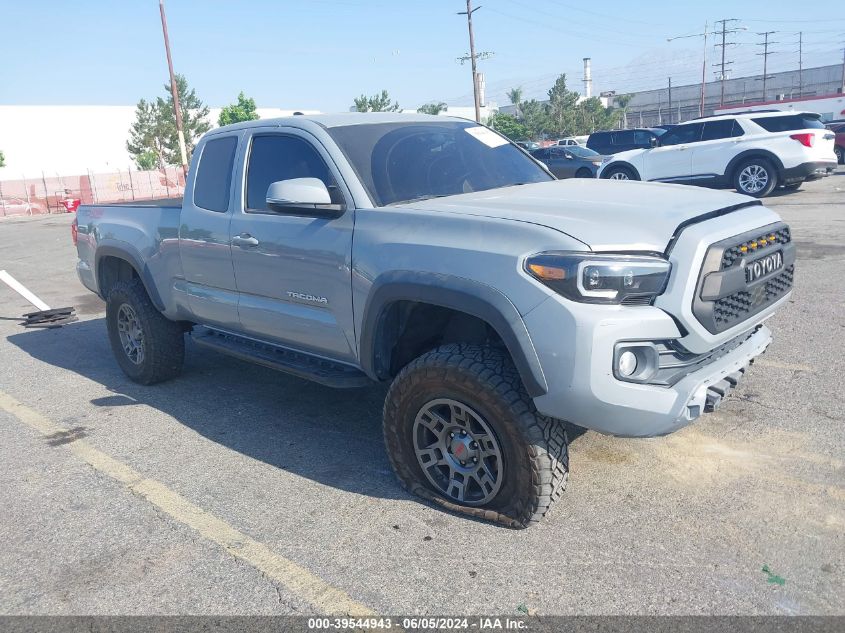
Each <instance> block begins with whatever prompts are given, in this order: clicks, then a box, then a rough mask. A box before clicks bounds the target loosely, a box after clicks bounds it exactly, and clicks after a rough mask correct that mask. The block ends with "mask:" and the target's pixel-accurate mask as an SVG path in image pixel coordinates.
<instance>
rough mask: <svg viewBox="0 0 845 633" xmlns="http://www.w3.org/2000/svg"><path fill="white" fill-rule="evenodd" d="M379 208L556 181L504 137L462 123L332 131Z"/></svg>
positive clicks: (366, 126) (367, 126)
mask: <svg viewBox="0 0 845 633" xmlns="http://www.w3.org/2000/svg"><path fill="white" fill-rule="evenodd" d="M328 133H329V134H330V135H331V137H332V138H333V139H334V141H335V142H336V143H337V145H338V146H339V147H340V149H341V151H342V152H343V153H344V155H345V156H346V158H347V159H348V160H349V162H350V164H351V165H352V168H353V169H354V170H355V172H356V174H357V175H358V178H359V179H360V180H361V183H362V184H363V185H364V187H365V188H366V190H367V193H369V195H370V198H372V200H373V203H374V204H376V205H377V206H385V205H388V204H401V203H403V202H410V201H412V200H420V199H425V198H435V197H440V196H451V195H456V194H461V193H470V192H473V191H485V190H487V189H496V188H499V187H509V186H511V185H520V184H525V183H532V182H544V181H547V180H554V178H553V177H552V176H551V175H549V174H548V172H546V171H545V170H544V169H543V168H542V167H540V166H539V165H538V164H537V163H536V162H535V161H534V160H532V159H531V158H529V157H528V156H526V155H525V153H524V152H522V151H521V150H519V149H518V148H517V147H515V146H514V145H511V144H510V143H509V142H508V141H507V140H506V139H505V138H503V137H501V136H499V135H498V134H496V133H495V132H493V131H492V130H489V129H487V128H485V127H483V126H480V125H476V124H474V123H470V122H464V121H443V122H442V123H441V122H440V121H437V122H431V123H428V122H414V123H372V124H364V125H345V126H340V127H333V128H329V129H328Z"/></svg>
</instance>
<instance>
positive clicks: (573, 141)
mask: <svg viewBox="0 0 845 633" xmlns="http://www.w3.org/2000/svg"><path fill="white" fill-rule="evenodd" d="M557 144H558V145H586V144H587V137H586V136H567V137H566V138H561V139H558V141H557Z"/></svg>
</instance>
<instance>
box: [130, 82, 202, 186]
mask: <svg viewBox="0 0 845 633" xmlns="http://www.w3.org/2000/svg"><path fill="white" fill-rule="evenodd" d="M164 88H165V90H166V91H167V98H164V99H163V98H161V97H157V98H156V100H155V101H154V102H153V101H147V100H146V99H141V100H140V101H139V102H138V105H137V107H136V108H135V121H134V122H133V123H132V126H131V127H130V128H129V140H128V141H127V142H126V149H127V150H128V151H129V153H130V154H131V155H132V157H133V158H134V159H135V163H136V164H137V165H138V168H139V169H143V168H144V167H141V165H142V164H143V165H144V166H147V165H149V164H150V163H151V162H154V164H155V166H157V167H158V168H159V169H161V168H162V167H164V166H165V165H179V164H181V162H182V158H181V156H180V152H179V135H178V133H177V131H176V117H175V114H174V112H175V110H174V108H173V95H172V94H171V93H170V84H169V83H167V84H165V85H164ZM176 89H177V91H178V92H179V109H180V110H181V113H182V127H183V130H184V132H185V149H186V151H187V154H188V156H187V158H188V160H190V159H191V152H192V151H193V149H194V145H196V142H197V140H198V139H199V137H200V136H202V135H203V134H205V133H206V132H208V130H209V129H210V128H211V125H210V124H209V122H208V120H207V119H206V117H207V116H208V107H207V106H206V105H205V104H204V103H203V102H202V101H200V99H199V98H198V97H197V95H196V92H195V91H194V90H193V89H189V88H188V81H187V79H185V76H184V75H176ZM148 152H149V153H148ZM150 153H151V154H154V155H155V160H153V158H152V156H151V155H150ZM142 155H143V156H144V157H143V158H141V156H142ZM139 161H140V162H139Z"/></svg>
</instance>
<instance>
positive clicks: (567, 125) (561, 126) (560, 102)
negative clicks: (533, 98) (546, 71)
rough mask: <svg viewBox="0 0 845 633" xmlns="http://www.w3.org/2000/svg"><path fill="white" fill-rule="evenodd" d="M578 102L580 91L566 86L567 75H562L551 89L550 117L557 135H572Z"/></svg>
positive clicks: (553, 131) (552, 130)
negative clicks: (574, 90)
mask: <svg viewBox="0 0 845 633" xmlns="http://www.w3.org/2000/svg"><path fill="white" fill-rule="evenodd" d="M577 104H578V93H577V92H573V91H572V90H569V89H568V88H567V87H566V75H565V74H563V75H560V76H559V77H558V78H557V79H556V80H555V83H554V85H553V86H552V87H551V88H550V89H549V105H548V108H549V118H550V120H551V127H552V129H551V130H550V131H551V132H552V133H553V134H555V135H557V136H570V135H571V134H572V130H573V117H574V110H575V106H576V105H577Z"/></svg>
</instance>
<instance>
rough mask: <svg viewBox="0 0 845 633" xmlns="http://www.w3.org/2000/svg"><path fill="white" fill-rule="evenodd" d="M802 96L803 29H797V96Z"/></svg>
mask: <svg viewBox="0 0 845 633" xmlns="http://www.w3.org/2000/svg"><path fill="white" fill-rule="evenodd" d="M803 96H804V31H798V97H799V98H800V97H803Z"/></svg>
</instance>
